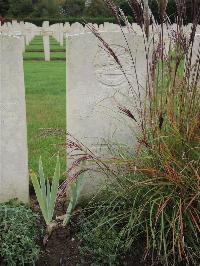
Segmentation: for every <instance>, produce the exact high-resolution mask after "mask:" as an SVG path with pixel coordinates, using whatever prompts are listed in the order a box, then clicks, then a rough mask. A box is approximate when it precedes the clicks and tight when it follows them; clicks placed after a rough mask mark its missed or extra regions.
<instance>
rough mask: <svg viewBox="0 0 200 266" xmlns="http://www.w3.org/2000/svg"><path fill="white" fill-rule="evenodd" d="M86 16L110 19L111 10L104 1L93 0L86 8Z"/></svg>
mask: <svg viewBox="0 0 200 266" xmlns="http://www.w3.org/2000/svg"><path fill="white" fill-rule="evenodd" d="M85 15H87V16H90V17H101V16H104V17H109V16H111V10H110V9H109V8H108V7H107V5H106V4H105V2H104V1H103V0H93V1H92V3H91V4H90V5H89V6H88V7H87V8H86V10H85Z"/></svg>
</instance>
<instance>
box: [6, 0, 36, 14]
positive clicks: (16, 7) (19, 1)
mask: <svg viewBox="0 0 200 266" xmlns="http://www.w3.org/2000/svg"><path fill="white" fill-rule="evenodd" d="M31 12H33V5H32V0H9V10H8V15H11V16H13V17H17V16H19V15H20V16H24V15H29V14H31Z"/></svg>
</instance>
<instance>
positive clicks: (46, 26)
mask: <svg viewBox="0 0 200 266" xmlns="http://www.w3.org/2000/svg"><path fill="white" fill-rule="evenodd" d="M42 28H43V46H44V57H45V61H50V44H49V35H50V33H49V21H44V22H43V24H42Z"/></svg>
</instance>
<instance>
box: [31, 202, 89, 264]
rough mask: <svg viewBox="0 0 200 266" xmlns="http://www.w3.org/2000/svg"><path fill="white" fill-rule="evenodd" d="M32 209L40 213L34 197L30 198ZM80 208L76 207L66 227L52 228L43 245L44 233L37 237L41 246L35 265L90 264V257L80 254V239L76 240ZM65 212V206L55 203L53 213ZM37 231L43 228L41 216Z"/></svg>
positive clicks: (59, 214)
mask: <svg viewBox="0 0 200 266" xmlns="http://www.w3.org/2000/svg"><path fill="white" fill-rule="evenodd" d="M31 202H32V204H31V205H32V209H33V211H34V212H35V213H39V214H40V209H39V206H38V204H37V201H36V200H35V198H33V199H32V200H31ZM80 212H81V209H77V211H76V213H75V215H74V216H73V218H72V221H71V222H70V224H69V225H68V226H67V227H66V228H63V227H59V228H57V229H55V230H53V232H52V234H51V236H50V238H48V240H47V241H46V243H45V245H44V243H43V242H44V234H41V235H40V236H39V237H38V244H39V245H40V247H41V250H42V251H41V255H40V258H39V261H38V262H37V263H36V265H37V266H45V265H48V266H77V265H91V258H90V256H89V255H88V257H87V256H83V255H81V254H80V249H79V246H80V240H78V238H77V236H76V233H77V231H78V224H79V221H80V217H81V215H80ZM63 213H65V206H64V204H62V203H59V204H57V206H56V209H55V215H56V216H61V215H63ZM37 227H38V231H39V232H40V231H41V228H42V229H45V224H44V222H43V219H42V217H41V218H40V219H39V221H38V224H37Z"/></svg>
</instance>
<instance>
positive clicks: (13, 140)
mask: <svg viewBox="0 0 200 266" xmlns="http://www.w3.org/2000/svg"><path fill="white" fill-rule="evenodd" d="M26 131H27V130H26V110H25V88H24V74H23V59H22V49H21V42H20V39H18V38H16V37H8V36H0V202H4V201H8V200H10V199H13V198H18V199H19V200H21V201H24V202H28V198H29V192H28V191H29V179H28V158H27V132H26Z"/></svg>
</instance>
